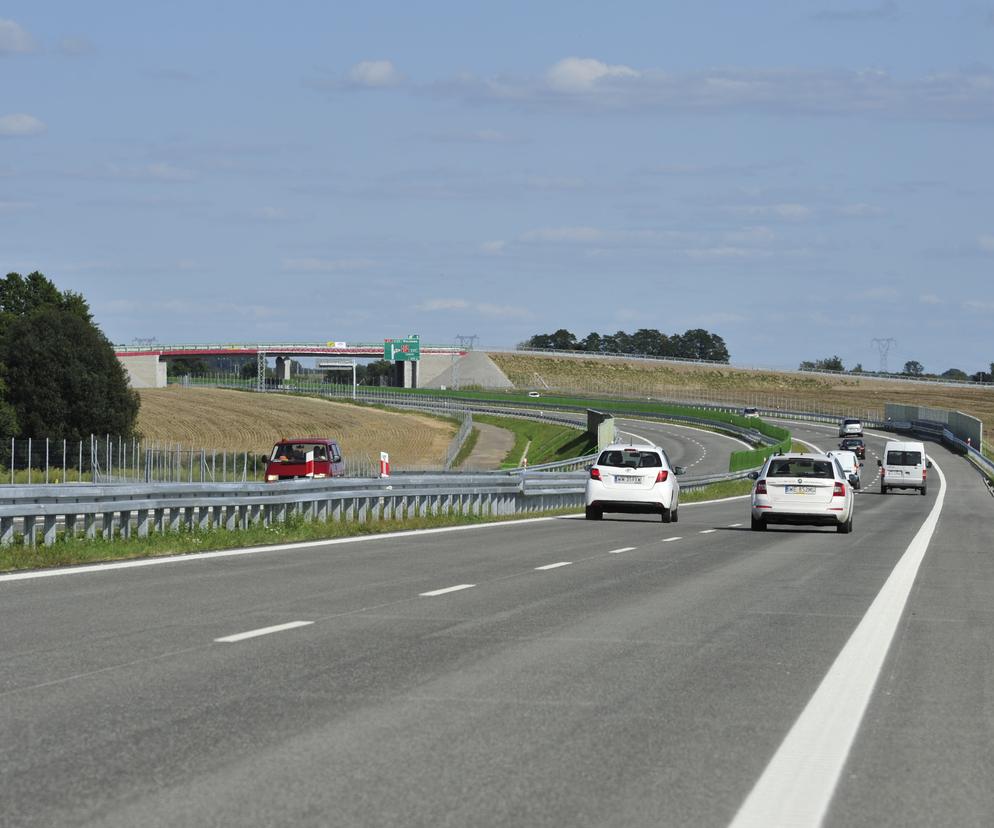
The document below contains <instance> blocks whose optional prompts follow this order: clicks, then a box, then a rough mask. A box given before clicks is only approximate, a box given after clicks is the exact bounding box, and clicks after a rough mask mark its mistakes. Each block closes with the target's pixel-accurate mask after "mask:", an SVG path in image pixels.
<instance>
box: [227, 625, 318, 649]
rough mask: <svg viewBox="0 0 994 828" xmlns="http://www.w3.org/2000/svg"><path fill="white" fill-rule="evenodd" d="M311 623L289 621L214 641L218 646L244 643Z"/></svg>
mask: <svg viewBox="0 0 994 828" xmlns="http://www.w3.org/2000/svg"><path fill="white" fill-rule="evenodd" d="M313 623H314V622H313V621H290V622H289V623H287V624H276V625H275V626H273V627H261V628H259V629H258V630H249V631H248V632H243V633H235V635H226V636H224V638H215V639H214V640H215V641H216V642H218V643H219V644H234V643H235V642H236V641H244V640H245V639H247V638H258V637H259V636H260V635H269V634H270V633H278V632H283V631H284V630H293V629H296V628H297V627H307V626H310V625H311V624H313Z"/></svg>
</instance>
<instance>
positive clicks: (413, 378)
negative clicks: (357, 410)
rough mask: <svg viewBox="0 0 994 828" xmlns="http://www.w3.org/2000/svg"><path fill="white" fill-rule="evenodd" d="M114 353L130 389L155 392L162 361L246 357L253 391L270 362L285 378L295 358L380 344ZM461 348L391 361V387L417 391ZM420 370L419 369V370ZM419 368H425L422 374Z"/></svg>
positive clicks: (136, 348) (362, 351)
mask: <svg viewBox="0 0 994 828" xmlns="http://www.w3.org/2000/svg"><path fill="white" fill-rule="evenodd" d="M114 352H115V353H116V354H117V358H118V359H119V360H120V361H121V364H122V365H123V366H124V368H125V370H126V371H127V372H128V377H129V378H130V380H131V385H132V387H134V388H161V387H163V386H165V384H166V361H167V360H168V359H169V358H170V357H174V358H175V357H206V356H229V357H234V356H249V357H255V359H256V365H257V370H256V377H257V383H258V387H259V388H260V389H261V388H264V387H265V384H266V366H267V361H268V360H269V359H270V358H275V360H276V376H277V377H280V378H282V379H289V377H290V360H291V359H294V358H298V357H326V358H331V357H339V358H347V359H383V357H384V347H383V342H373V343H366V342H362V343H353V344H347V343H345V342H260V343H255V344H248V343H227V344H221V343H186V344H178V345H167V344H161V343H151V344H147V345H115V346H114ZM466 354H467V351H466V349H465V348H463V347H460V346H457V345H424V344H423V345H421V356H420V359H419V360H395V361H394V365H395V367H396V371H397V381H398V382H397V384H398V385H403V387H405V388H418V387H419V386H421V385H422V384H423V381H427V379H429V377H426V376H424V375H425V374H426V373H427V374H430V375H431V376H435V375H437V374H440V373H441V372H442V371H443V370H445V368H447V367H449V365H450V364H451V363H452V361H453V360H455V359H458V358H461V357H464V356H466ZM422 366H423V367H422ZM424 369H427V371H425V370H424Z"/></svg>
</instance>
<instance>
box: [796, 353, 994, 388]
mask: <svg viewBox="0 0 994 828" xmlns="http://www.w3.org/2000/svg"><path fill="white" fill-rule="evenodd" d="M988 367H989V368H990V370H989V371H977V372H975V373H973V374H968V373H967V372H966V371H963V370H962V369H960V368H949V369H947V370H945V371H943V372H942V373H941V374H930V373H928V372H927V371H926V370H925V366H924V365H922V364H921V363H920V362H919V361H918V360H917V359H909V360H908V361H907V362H905V363H904V367H903V368H902V369H901V370H900V372H899V373H900V374H902V375H904V376H906V377H922V378H925V379H948V380H961V381H964V382H965V381H968V380H972V381H973V382H994V362H992V363H990V365H989V366H988ZM798 369H799V370H801V371H835V372H840V373H849V374H871V373H877V372H875V371H866V370H865V369H864V368H863V363H861V362H857V363H856V364H855V365H854V366H853V367H852V368H849V369H847V368H846V366H845V364H844V363H843V362H842V359H841V358H840V357H839V356H837V355H836V356H830V357H825V358H824V359H815V360H807V359H806V360H804V361H803V362H801V364H800V365H799V366H798Z"/></svg>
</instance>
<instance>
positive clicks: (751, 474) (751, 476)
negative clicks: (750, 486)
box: [746, 472, 759, 480]
mask: <svg viewBox="0 0 994 828" xmlns="http://www.w3.org/2000/svg"><path fill="white" fill-rule="evenodd" d="M746 477H748V478H749V479H750V480H759V472H749V474H747V475H746Z"/></svg>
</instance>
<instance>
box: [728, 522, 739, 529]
mask: <svg viewBox="0 0 994 828" xmlns="http://www.w3.org/2000/svg"><path fill="white" fill-rule="evenodd" d="M728 525H729V527H731V528H732V529H734V528H735V527H736V526H741V525H742V524H741V523H729V524H728Z"/></svg>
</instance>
